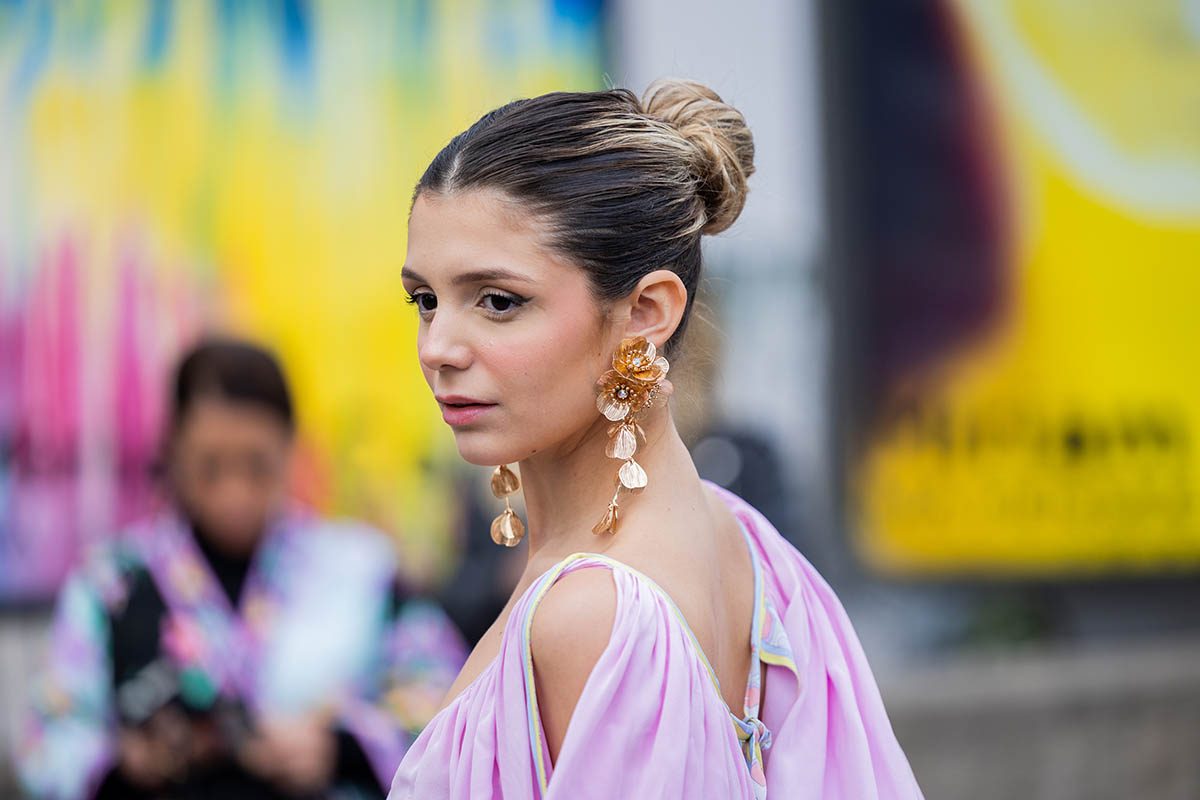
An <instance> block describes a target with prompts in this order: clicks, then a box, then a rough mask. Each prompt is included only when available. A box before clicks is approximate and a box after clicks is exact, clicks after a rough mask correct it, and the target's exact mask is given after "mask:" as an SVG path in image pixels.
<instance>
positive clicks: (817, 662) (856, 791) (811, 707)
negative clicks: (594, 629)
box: [389, 484, 921, 800]
mask: <svg viewBox="0 0 1200 800" xmlns="http://www.w3.org/2000/svg"><path fill="white" fill-rule="evenodd" d="M710 486H711V488H712V489H713V490H714V491H715V492H717V494H718V495H719V496H720V497H721V498H722V499H723V500H724V501H725V502H726V503H727V504H728V505H729V507H730V509H731V510H732V511H733V512H734V514H735V515H736V516H737V518H738V521H739V522H740V523H741V527H742V531H743V533H744V534H745V536H746V541H747V544H748V545H749V547H750V552H751V555H752V558H753V562H754V584H755V586H754V592H755V595H754V596H755V600H754V620H753V627H752V631H753V634H752V641H751V647H752V659H753V664H752V668H751V670H750V681H749V685H748V686H747V687H746V697H745V705H744V708H742V709H740V713H734V712H732V711H731V710H730V709H729V707H728V706H727V705H726V703H725V701H724V699H723V697H722V694H721V690H720V687H719V685H718V683H717V678H716V674H715V673H714V672H713V670H712V667H711V666H710V665H709V663H708V660H707V659H706V658H705V656H704V653H703V652H702V651H701V649H700V647H699V645H698V644H697V641H696V638H695V636H694V635H693V634H692V631H691V630H690V629H689V628H688V625H687V622H686V621H685V620H684V618H683V615H682V614H681V613H680V612H679V609H678V608H677V607H676V606H675V604H674V602H672V600H671V598H670V597H668V596H667V594H666V593H665V592H664V591H663V590H662V589H661V588H660V587H659V586H658V585H657V584H655V583H654V582H653V581H652V580H650V579H649V578H648V577H646V576H645V575H643V574H641V573H640V572H637V571H636V570H634V569H632V568H631V567H628V566H626V565H624V564H622V563H620V562H618V561H614V560H613V559H611V558H608V557H606V556H603V555H597V554H592V553H576V554H574V555H571V556H569V557H567V558H566V559H564V560H562V561H561V562H559V563H558V564H557V565H555V566H554V567H553V568H552V569H550V570H549V571H548V572H546V573H545V574H543V575H542V576H541V577H539V578H538V580H537V581H535V582H534V583H533V585H532V586H530V587H529V589H528V590H526V592H525V594H524V595H522V596H521V598H520V600H519V601H518V603H517V605H516V607H515V608H514V609H513V612H512V615H511V617H510V618H509V620H508V624H507V626H506V627H505V630H504V634H503V637H502V639H501V644H500V653H499V654H498V655H497V656H496V658H495V660H493V661H492V662H491V663H490V664H489V665H488V666H487V667H486V668H485V669H484V670H483V672H482V673H480V675H479V676H478V677H477V678H476V679H475V680H474V681H473V682H472V683H471V684H470V685H469V686H468V687H467V688H466V689H465V690H463V692H462V693H461V694H459V695H458V696H457V697H456V698H455V699H454V700H453V701H452V702H451V703H450V705H448V706H447V707H446V708H445V709H443V710H442V711H441V712H440V713H439V714H438V715H437V716H436V717H434V719H433V720H432V721H431V722H430V723H429V725H428V727H426V728H425V730H424V731H423V732H422V733H421V735H420V736H419V737H418V739H417V741H416V742H415V743H414V744H413V745H412V747H411V748H410V749H409V751H408V753H407V755H406V756H405V757H404V760H403V761H402V762H401V764H400V768H399V769H398V770H397V772H396V775H395V778H394V779H393V781H392V791H391V794H390V795H389V798H392V799H393V800H402V799H407V798H422V799H424V798H453V800H480V798H505V800H527V799H530V800H531V799H532V798H551V799H554V798H562V799H563V800H567V799H568V798H569V799H570V800H585V799H588V798H596V799H597V800H600V798H604V800H608V799H609V798H614V797H621V798H655V800H659V799H660V798H688V799H689V800H691V799H692V798H710V797H711V798H746V799H747V800H750V799H751V798H764V797H766V796H767V791H768V788H769V790H770V796H771V797H772V798H778V800H815V799H816V798H846V800H874V799H875V798H878V799H879V800H884V799H886V800H893V799H896V798H905V799H906V800H907V799H908V798H921V791H920V789H919V788H918V787H917V783H916V780H915V779H914V777H913V774H912V770H911V768H910V767H909V765H908V761H907V759H906V758H905V756H904V753H903V751H902V750H901V749H900V745H899V744H898V743H897V741H896V737H895V735H894V734H893V733H892V727H891V724H890V723H889V722H888V718H887V714H886V712H885V711H884V708H883V702H882V700H881V699H880V696H879V691H878V689H877V688H876V686H875V680H874V678H873V677H872V675H871V670H870V668H869V667H868V666H867V661H866V657H865V656H864V655H863V651H862V648H861V647H860V646H859V643H858V639H857V637H856V636H855V634H854V630H853V628H852V627H851V625H850V621H849V619H848V618H847V617H846V613H845V611H844V610H843V609H842V606H841V603H839V602H838V599H837V597H836V596H835V595H834V594H833V591H832V590H831V589H830V588H829V586H828V584H826V583H825V581H824V580H823V579H822V578H821V577H820V575H818V574H817V572H816V571H815V570H814V569H813V568H812V566H811V565H810V564H809V563H808V561H806V560H805V558H804V557H803V556H802V555H800V553H799V552H798V551H797V550H796V549H795V548H794V547H793V546H792V545H791V544H789V543H788V542H787V541H786V540H785V539H784V538H783V537H782V536H780V534H779V532H778V531H776V530H775V529H774V528H773V527H772V526H771V524H770V523H769V522H767V521H766V519H765V518H764V517H763V516H762V515H761V514H759V513H758V512H757V511H755V510H754V509H753V508H751V507H750V506H749V505H747V504H746V503H745V502H744V501H743V500H741V499H740V498H738V497H736V496H735V495H733V494H730V493H729V492H726V491H724V490H722V489H720V488H719V487H716V486H712V485H711V484H710ZM595 567H600V568H606V569H609V570H611V571H612V576H613V583H614V584H615V586H616V597H617V604H616V615H615V619H614V621H613V631H612V636H611V638H610V640H609V644H608V646H607V648H606V649H605V650H604V652H603V653H602V654H601V656H600V659H599V660H598V661H597V662H596V666H595V668H594V669H593V670H592V674H591V676H590V677H589V678H588V681H587V683H586V685H585V686H584V690H583V694H582V695H581V696H580V698H579V702H578V704H577V705H576V707H575V711H574V713H573V715H572V716H571V721H570V724H569V726H568V728H567V732H566V736H565V738H564V740H563V743H562V748H561V749H560V752H559V754H558V759H557V761H556V762H555V763H554V764H553V765H552V764H551V763H550V758H549V754H548V751H547V749H546V739H545V734H544V732H543V730H542V725H541V719H540V715H539V712H538V707H537V695H536V692H535V691H534V681H533V662H532V657H531V654H530V648H529V630H530V626H531V624H532V620H533V613H534V611H535V610H536V608H537V606H538V603H539V602H540V600H541V598H542V597H543V596H544V595H545V593H546V591H547V590H548V589H549V588H550V586H551V585H553V583H554V582H555V581H556V580H557V579H558V578H559V577H560V576H562V575H565V574H567V573H569V572H573V571H575V570H578V569H586V568H595ZM760 663H761V664H765V665H766V674H767V685H768V686H769V691H768V693H767V699H766V703H765V704H762V705H761V706H760V703H759V697H760V687H759V681H758V677H759V675H760V672H761V670H759V669H758V668H757V667H758V665H759V664H760ZM764 756H765V759H764Z"/></svg>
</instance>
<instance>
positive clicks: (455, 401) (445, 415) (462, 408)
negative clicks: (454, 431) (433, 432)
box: [438, 397, 496, 426]
mask: <svg viewBox="0 0 1200 800" xmlns="http://www.w3.org/2000/svg"><path fill="white" fill-rule="evenodd" d="M438 405H439V406H441V409H442V419H443V420H445V421H446V424H447V425H452V426H457V425H470V424H471V423H472V422H475V421H476V420H478V419H479V418H480V417H482V416H483V415H484V414H486V413H487V412H489V411H491V410H492V409H493V408H495V407H496V404H495V403H481V402H478V401H476V400H470V399H467V398H458V397H448V398H445V399H442V398H439V399H438Z"/></svg>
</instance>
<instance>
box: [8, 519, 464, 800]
mask: <svg viewBox="0 0 1200 800" xmlns="http://www.w3.org/2000/svg"><path fill="white" fill-rule="evenodd" d="M397 566H398V565H397V561H396V557H395V554H394V550H393V548H392V546H391V544H390V543H389V542H388V541H387V539H386V537H384V535H383V534H381V533H379V532H377V531H375V530H373V529H371V528H369V527H367V526H365V525H361V524H357V523H352V522H349V521H332V520H325V519H320V518H317V517H313V516H311V515H308V514H304V513H290V514H288V515H287V516H286V517H284V518H282V519H279V520H277V521H276V522H275V524H273V525H272V526H270V528H269V530H268V531H267V533H266V534H265V535H264V539H263V542H262V543H261V544H260V545H259V548H258V550H257V552H256V554H255V557H254V560H253V562H252V565H251V567H250V571H249V574H248V576H247V578H246V582H245V586H244V588H243V590H242V593H241V598H240V602H239V604H238V607H237V608H235V607H234V606H233V605H232V604H231V602H230V600H229V598H228V597H227V596H226V595H225V593H224V591H223V590H222V588H221V587H220V585H219V584H218V580H217V578H216V577H215V575H214V574H213V572H212V571H211V569H210V568H209V564H208V562H207V561H206V560H205V559H204V557H203V555H202V554H201V551H200V549H199V547H198V546H197V544H196V542H195V540H194V538H193V536H192V534H191V533H190V532H189V530H188V528H187V526H186V525H185V524H184V522H183V520H182V519H181V518H180V517H179V516H178V515H176V514H174V513H165V514H163V515H161V516H159V517H157V518H155V519H153V520H151V521H148V522H146V523H145V524H141V525H137V526H134V527H133V528H131V529H130V530H128V531H126V532H125V533H124V534H123V535H122V536H120V537H118V539H117V540H116V541H115V542H113V543H112V544H111V545H110V546H106V547H104V548H102V550H101V551H99V552H97V553H94V554H93V555H92V557H90V558H88V559H87V561H86V563H85V564H84V566H83V567H82V568H81V569H79V570H78V571H76V572H75V573H74V574H73V575H72V576H71V577H70V579H69V580H68V581H67V583H66V585H65V586H64V588H63V590H62V592H61V593H60V595H59V601H58V607H57V611H56V615H55V620H54V624H53V628H52V630H51V636H50V653H49V659H48V662H49V663H48V664H47V667H46V669H45V670H44V671H43V673H42V674H41V675H40V676H39V678H38V680H37V681H36V685H35V686H34V689H33V692H32V698H31V704H30V709H29V713H28V714H27V716H26V725H25V728H24V730H23V732H22V736H21V737H20V741H19V743H18V746H17V751H16V754H15V755H16V766H17V770H18V774H19V777H20V779H21V782H22V785H23V787H24V789H25V791H26V792H27V793H28V794H29V795H30V796H31V797H39V798H41V797H45V798H55V799H56V800H85V799H86V798H89V797H92V796H93V795H94V794H95V792H96V791H97V789H98V787H99V786H100V784H101V782H102V781H103V780H104V778H105V777H106V776H107V774H108V773H109V772H110V771H111V770H112V769H113V768H114V765H115V760H116V743H117V732H118V729H117V726H118V713H117V707H116V706H117V702H116V701H117V698H116V697H115V694H114V680H113V660H114V654H113V642H112V641H111V625H110V619H111V617H112V616H114V615H117V614H120V613H121V610H122V609H123V608H124V607H125V604H126V602H127V600H128V599H129V596H130V591H131V588H132V586H133V584H134V582H135V580H136V576H137V575H139V574H141V573H148V574H149V575H150V576H151V578H152V580H153V583H154V584H155V586H156V588H157V591H158V592H159V593H160V594H161V596H162V599H163V601H164V603H165V605H166V613H165V615H164V618H163V620H162V626H161V627H162V630H161V650H162V652H161V660H162V661H163V662H164V663H169V664H170V665H171V666H172V671H173V672H174V673H177V676H178V679H179V682H180V685H181V686H184V687H185V688H188V687H196V686H202V687H204V690H203V691H199V692H192V693H191V694H196V695H197V696H198V697H199V699H195V700H194V704H195V705H196V706H197V707H201V708H207V707H210V706H215V705H216V703H217V702H218V701H219V700H222V699H227V700H233V701H236V702H238V703H240V704H242V705H244V706H245V707H246V708H247V709H248V711H249V712H251V713H252V714H253V715H254V717H259V716H281V717H286V716H290V715H303V714H310V713H325V714H331V715H332V717H333V724H334V725H335V726H336V728H337V729H339V730H343V731H345V732H347V733H348V734H349V735H350V736H352V737H353V738H354V740H355V742H356V743H357V744H358V746H359V747H360V748H361V749H362V752H363V754H364V755H365V756H366V757H367V759H368V761H369V762H370V767H371V768H372V769H373V771H374V773H375V774H376V775H377V776H378V779H379V783H380V785H381V786H387V785H388V781H389V780H390V779H391V776H392V773H393V772H394V770H395V765H396V762H397V761H399V760H400V758H401V757H402V756H403V755H404V751H405V749H406V748H407V746H408V745H409V744H410V743H411V741H412V740H413V738H414V737H415V735H416V732H417V731H419V730H420V728H421V727H422V726H423V725H424V724H425V722H427V721H428V718H429V716H430V715H431V714H432V708H433V707H436V703H437V702H438V700H437V698H440V697H441V696H442V695H443V694H444V693H445V691H446V689H447V687H448V686H449V685H450V683H451V682H452V681H453V678H454V675H455V674H457V672H458V670H459V669H460V668H461V666H462V663H463V660H464V659H465V656H466V652H465V646H464V645H463V642H462V639H461V637H460V636H459V634H458V631H457V629H456V628H455V627H454V625H453V623H452V622H450V620H449V619H448V618H447V617H446V616H445V614H444V613H443V612H442V611H441V609H439V608H438V607H437V606H435V605H433V604H432V603H430V602H428V601H424V600H421V599H419V598H412V599H409V600H408V601H407V602H405V603H403V604H402V605H401V606H399V607H396V608H392V606H393V605H394V598H393V596H392V592H391V591H390V587H391V586H392V584H393V581H394V580H395V578H396V570H397ZM189 696H190V695H189ZM190 702H191V701H190ZM426 709H428V710H426Z"/></svg>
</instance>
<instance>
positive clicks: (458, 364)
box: [417, 311, 471, 372]
mask: <svg viewBox="0 0 1200 800" xmlns="http://www.w3.org/2000/svg"><path fill="white" fill-rule="evenodd" d="M464 334H465V331H464V329H463V327H462V325H461V324H456V323H455V320H454V318H453V316H452V315H451V314H448V313H444V312H441V311H439V312H438V313H437V314H435V315H434V317H433V319H432V320H430V321H429V325H428V326H427V327H426V328H425V330H424V331H422V332H421V335H420V336H419V337H418V340H417V354H418V356H419V358H420V359H421V365H422V366H423V367H425V369H428V370H433V371H435V372H440V371H442V370H446V369H466V368H467V367H468V366H470V364H471V348H470V347H469V346H468V345H467V343H466V341H465V336H464Z"/></svg>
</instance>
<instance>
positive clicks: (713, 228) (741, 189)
mask: <svg viewBox="0 0 1200 800" xmlns="http://www.w3.org/2000/svg"><path fill="white" fill-rule="evenodd" d="M642 110H643V111H644V112H645V113H646V114H647V115H648V116H651V117H654V118H655V119H659V120H662V121H663V122H666V123H669V124H670V125H672V126H674V127H675V128H676V129H677V130H678V131H679V132H680V133H681V134H682V135H683V137H684V138H685V139H687V140H688V141H689V142H690V143H691V144H692V146H693V147H692V149H693V150H694V152H695V156H696V158H695V161H694V162H693V163H692V165H691V169H692V174H693V175H694V176H695V177H696V180H697V188H696V193H697V195H698V196H699V197H700V200H701V201H702V202H703V204H704V220H703V222H702V224H701V226H700V232H701V233H720V232H721V231H723V230H725V229H726V228H728V227H729V226H730V225H732V224H733V223H734V221H735V220H737V218H738V215H739V214H741V213H742V207H743V206H745V205H746V191H747V185H746V181H747V179H748V178H749V177H750V176H751V175H752V174H753V173H754V137H753V136H751V135H750V128H749V127H748V126H747V125H746V118H745V117H743V116H742V113H741V112H740V111H738V110H737V109H736V108H734V107H733V106H731V105H729V104H728V103H726V102H724V101H723V100H722V99H721V97H720V95H718V94H717V93H716V92H714V91H713V90H712V89H710V88H708V87H707V86H705V85H704V84H702V83H697V82H696V81H691V80H686V79H683V78H660V79H659V80H657V81H655V82H654V83H652V84H650V86H649V87H648V88H647V89H646V93H645V94H644V95H642Z"/></svg>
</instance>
